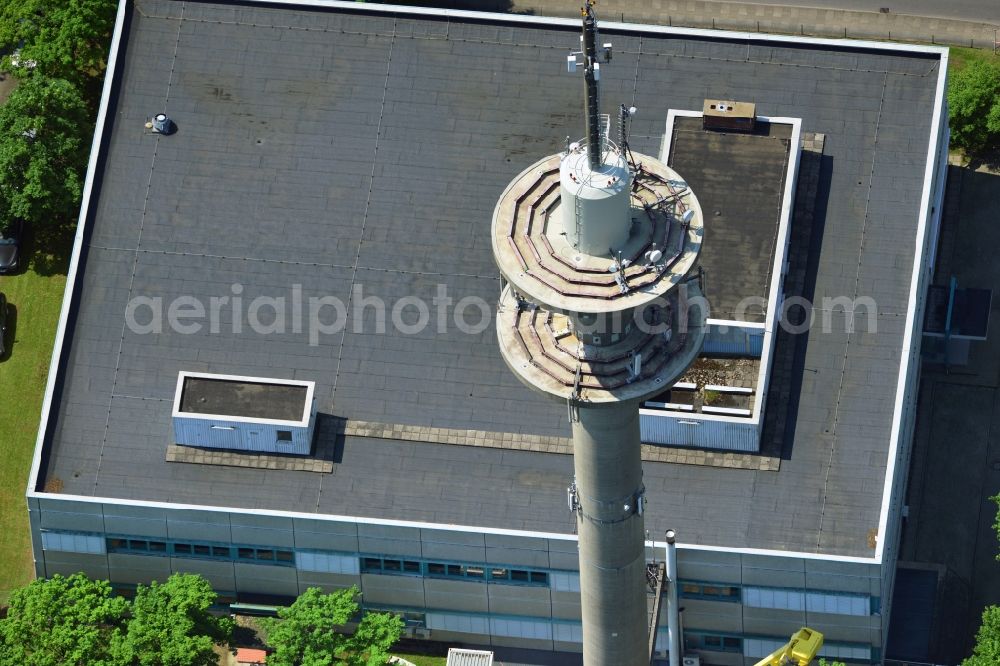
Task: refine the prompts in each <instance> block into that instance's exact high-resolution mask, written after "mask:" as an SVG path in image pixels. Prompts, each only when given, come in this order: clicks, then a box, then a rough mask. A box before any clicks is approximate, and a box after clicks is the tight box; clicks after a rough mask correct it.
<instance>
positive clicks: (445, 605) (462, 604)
mask: <svg viewBox="0 0 1000 666" xmlns="http://www.w3.org/2000/svg"><path fill="white" fill-rule="evenodd" d="M424 594H425V597H426V600H427V607H428V608H442V609H447V610H455V611H459V612H463V613H486V612H489V610H490V606H489V601H488V599H487V595H486V585H485V584H483V583H466V582H462V581H455V580H441V579H437V578H427V579H426V580H424Z"/></svg>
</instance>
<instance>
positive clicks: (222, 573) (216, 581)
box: [170, 557, 236, 592]
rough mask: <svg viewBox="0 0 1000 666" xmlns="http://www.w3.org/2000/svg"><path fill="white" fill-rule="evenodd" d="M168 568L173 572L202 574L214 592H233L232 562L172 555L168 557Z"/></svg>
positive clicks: (233, 575) (233, 571)
mask: <svg viewBox="0 0 1000 666" xmlns="http://www.w3.org/2000/svg"><path fill="white" fill-rule="evenodd" d="M170 568H171V569H172V570H173V571H174V572H175V573H192V574H199V575H200V576H203V577H204V578H205V580H207V581H208V582H209V583H211V584H212V589H213V590H215V591H216V592H234V591H235V590H236V573H235V570H234V569H233V563H232V562H215V561H212V560H199V559H195V558H189V557H174V558H171V559H170Z"/></svg>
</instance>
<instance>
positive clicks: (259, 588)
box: [233, 562, 299, 597]
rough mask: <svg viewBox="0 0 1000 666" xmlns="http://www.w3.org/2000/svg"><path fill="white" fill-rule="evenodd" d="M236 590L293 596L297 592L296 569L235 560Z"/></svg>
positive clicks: (296, 594)
mask: <svg viewBox="0 0 1000 666" xmlns="http://www.w3.org/2000/svg"><path fill="white" fill-rule="evenodd" d="M233 567H234V570H235V573H236V591H237V592H241V593H247V592H250V593H255V594H274V595H278V596H287V597H295V596H298V594H299V584H298V579H297V577H296V570H295V569H293V568H292V567H276V566H269V565H266V564H246V563H244V562H236V563H235V564H234V565H233Z"/></svg>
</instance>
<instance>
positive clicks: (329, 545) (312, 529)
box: [293, 518, 358, 553]
mask: <svg viewBox="0 0 1000 666" xmlns="http://www.w3.org/2000/svg"><path fill="white" fill-rule="evenodd" d="M293 528H294V532H295V546H296V548H312V549H316V550H335V551H340V552H345V553H356V552H358V525H357V523H348V522H341V521H335V520H311V519H308V518H295V519H294V522H293Z"/></svg>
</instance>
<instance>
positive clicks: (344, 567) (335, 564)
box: [295, 551, 361, 575]
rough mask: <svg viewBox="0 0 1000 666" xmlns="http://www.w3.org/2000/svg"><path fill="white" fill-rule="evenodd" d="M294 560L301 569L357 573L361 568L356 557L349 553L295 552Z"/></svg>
mask: <svg viewBox="0 0 1000 666" xmlns="http://www.w3.org/2000/svg"><path fill="white" fill-rule="evenodd" d="M295 560H296V567H298V569H299V570H301V571H320V572H323V573H339V574H354V575H357V574H358V573H360V570H361V567H360V566H359V563H358V558H357V557H353V556H350V555H334V554H332V553H314V552H309V551H304V552H300V553H296V556H295Z"/></svg>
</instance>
